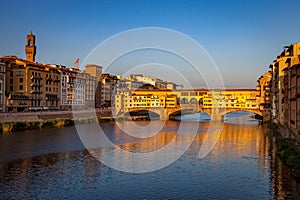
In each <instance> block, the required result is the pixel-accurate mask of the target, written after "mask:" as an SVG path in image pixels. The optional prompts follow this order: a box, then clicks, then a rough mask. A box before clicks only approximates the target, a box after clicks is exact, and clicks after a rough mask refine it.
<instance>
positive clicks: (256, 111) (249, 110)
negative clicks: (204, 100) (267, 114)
mask: <svg viewBox="0 0 300 200" xmlns="http://www.w3.org/2000/svg"><path fill="white" fill-rule="evenodd" d="M235 112H249V113H254V114H257V115H260V116H262V113H261V112H260V111H259V110H252V109H239V110H228V111H227V110H226V112H224V113H222V116H224V115H227V114H230V113H235Z"/></svg>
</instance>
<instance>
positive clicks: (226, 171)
mask: <svg viewBox="0 0 300 200" xmlns="http://www.w3.org/2000/svg"><path fill="white" fill-rule="evenodd" d="M132 123H134V124H135V125H138V126H139V127H143V126H144V127H147V129H149V123H150V122H147V121H138V122H121V125H124V126H126V127H133V126H132V125H133V124H132ZM186 123H190V124H189V125H191V123H192V124H195V123H196V124H197V125H199V128H198V130H197V133H196V134H195V135H193V137H192V143H191V145H190V147H189V148H188V149H187V150H186V151H185V152H184V153H183V155H182V156H180V157H179V158H178V159H176V160H175V161H174V162H171V163H168V165H166V166H165V167H163V168H162V169H159V170H156V171H151V172H146V173H128V172H124V171H119V170H116V169H114V168H111V167H108V166H106V165H105V164H103V162H101V161H99V157H98V159H97V158H96V157H94V156H93V154H91V153H90V152H89V151H88V150H86V148H85V146H84V145H83V143H82V142H81V140H80V137H79V136H78V134H77V132H76V128H75V127H67V128H62V129H43V130H28V131H22V132H15V133H9V134H3V135H0V199H299V198H300V196H299V194H300V185H299V184H298V183H297V182H296V181H295V179H294V178H293V177H292V175H291V172H290V171H289V170H288V169H287V168H286V166H285V165H284V164H283V163H282V162H281V161H280V160H279V158H278V157H277V156H276V152H275V150H276V147H275V144H274V139H273V138H272V137H271V135H270V133H269V131H268V129H267V128H266V127H264V126H262V125H258V122H257V121H256V120H254V119H252V118H250V117H249V115H248V114H246V113H234V114H231V115H228V116H227V117H226V118H225V123H224V126H223V130H222V133H221V135H220V136H219V138H218V141H217V143H216V144H215V145H214V147H213V149H212V151H211V152H209V153H208V154H207V155H206V156H205V157H203V158H201V159H200V158H199V155H198V153H199V150H200V148H201V146H202V145H203V144H204V142H203V141H205V139H206V138H207V137H208V134H209V133H208V130H209V126H210V125H211V124H210V122H209V119H208V118H207V116H205V115H202V114H200V115H199V114H197V115H190V116H185V117H182V119H181V121H167V122H166V123H165V124H164V126H163V128H162V130H161V131H160V132H158V133H157V134H156V135H154V136H152V137H149V138H142V139H136V138H134V137H132V136H130V135H128V134H124V132H123V131H122V130H121V129H120V127H119V126H118V124H116V123H103V124H101V128H102V129H103V130H104V132H105V134H106V136H107V137H108V138H109V140H110V141H112V142H113V143H114V144H116V146H117V147H119V148H120V149H123V150H125V151H128V152H143V153H147V152H152V151H156V150H158V149H162V148H164V146H165V145H167V144H170V143H171V141H173V140H174V141H176V148H178V149H180V148H181V145H183V144H184V142H185V141H183V139H182V138H186V137H177V135H176V134H177V131H178V127H179V126H180V125H182V124H186ZM160 124H161V122H160V121H151V126H153V127H155V126H158V125H160ZM81 127H83V130H85V129H84V128H86V130H90V129H91V128H92V127H93V125H91V124H85V125H81ZM132 129H134V128H132ZM133 131H134V130H133ZM87 134H88V133H87ZM185 134H186V135H188V134H191V133H189V132H186V133H185ZM186 135H185V136H186ZM111 149H112V147H111V146H109V145H108V146H106V147H101V148H97V149H96V150H97V151H99V152H102V153H101V154H99V156H100V157H101V156H102V155H104V153H105V155H106V159H110V161H111V162H112V163H114V162H117V160H122V159H123V160H124V157H122V158H121V157H120V156H119V157H118V156H116V155H114V151H112V150H111ZM100 159H101V158H100ZM125 160H126V163H124V165H126V166H127V165H128V166H129V167H133V168H134V167H135V165H138V164H139V163H135V162H133V161H132V158H131V157H125ZM122 162H123V161H122ZM153 163H155V160H154V161H153ZM122 167H123V166H122Z"/></svg>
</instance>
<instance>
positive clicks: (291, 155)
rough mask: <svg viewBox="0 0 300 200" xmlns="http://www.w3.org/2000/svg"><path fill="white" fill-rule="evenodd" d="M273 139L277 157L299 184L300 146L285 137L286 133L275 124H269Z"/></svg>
mask: <svg viewBox="0 0 300 200" xmlns="http://www.w3.org/2000/svg"><path fill="white" fill-rule="evenodd" d="M270 129H271V131H272V133H273V136H274V137H275V141H276V148H277V155H278V156H279V157H280V158H281V160H282V161H283V162H284V163H285V164H286V165H287V166H288V167H289V168H290V169H291V171H292V173H293V175H294V176H295V178H296V179H297V182H300V146H299V144H298V143H297V142H296V141H295V140H291V139H290V138H287V137H286V133H285V132H286V131H285V130H284V128H283V127H280V125H278V124H276V123H272V124H270Z"/></svg>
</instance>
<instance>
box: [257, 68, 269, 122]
mask: <svg viewBox="0 0 300 200" xmlns="http://www.w3.org/2000/svg"><path fill="white" fill-rule="evenodd" d="M271 79H272V72H271V71H268V72H266V73H264V74H263V75H262V76H261V77H260V78H259V79H258V80H257V86H256V89H257V90H258V91H259V92H260V97H261V98H260V103H259V110H260V111H261V112H262V113H263V119H264V121H266V122H267V121H269V120H270V119H271V105H272V104H271Z"/></svg>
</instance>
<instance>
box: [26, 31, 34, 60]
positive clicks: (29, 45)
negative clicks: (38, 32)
mask: <svg viewBox="0 0 300 200" xmlns="http://www.w3.org/2000/svg"><path fill="white" fill-rule="evenodd" d="M25 53H26V60H28V61H31V62H34V61H35V54H36V46H35V35H33V34H32V31H30V34H29V35H27V39H26V45H25Z"/></svg>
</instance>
